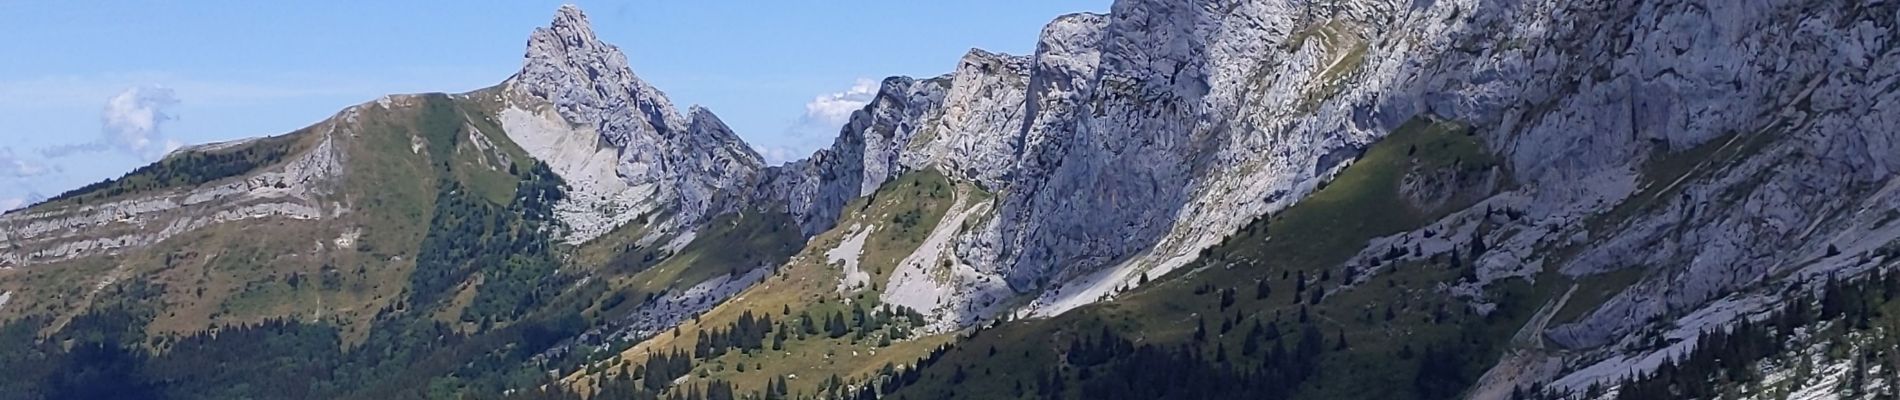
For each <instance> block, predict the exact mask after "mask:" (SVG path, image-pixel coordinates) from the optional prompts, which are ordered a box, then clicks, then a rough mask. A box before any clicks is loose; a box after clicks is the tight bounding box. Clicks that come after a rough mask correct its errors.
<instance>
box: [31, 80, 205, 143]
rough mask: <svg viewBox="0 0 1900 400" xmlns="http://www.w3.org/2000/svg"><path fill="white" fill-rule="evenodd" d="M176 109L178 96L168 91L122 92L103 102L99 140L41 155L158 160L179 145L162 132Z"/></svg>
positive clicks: (142, 89) (153, 88)
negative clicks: (115, 154) (110, 154)
mask: <svg viewBox="0 0 1900 400" xmlns="http://www.w3.org/2000/svg"><path fill="white" fill-rule="evenodd" d="M176 105H178V95H177V94H176V93H175V92H173V91H172V90H171V89H167V88H163V87H157V86H137V87H132V88H130V89H125V90H124V91H121V92H119V94H118V95H115V96H112V98H110V99H107V100H106V106H105V109H104V110H103V111H102V112H101V114H100V121H101V122H102V123H103V125H104V127H105V128H104V130H103V132H101V133H102V135H101V136H100V137H99V138H98V139H95V140H94V141H91V142H85V143H74V144H67V145H59V146H53V147H48V148H43V149H40V155H43V156H46V157H48V158H60V157H66V156H71V155H74V154H84V153H98V152H103V151H107V150H118V151H121V152H125V153H126V154H130V155H133V156H135V157H139V158H141V159H145V160H154V159H157V158H158V157H160V156H163V155H165V153H166V152H170V151H171V150H173V149H177V148H178V147H179V146H181V145H182V143H180V142H179V141H178V140H176V139H171V138H168V137H165V135H164V132H163V130H162V129H163V127H164V124H165V122H166V121H171V120H173V119H175V118H176V117H174V116H172V115H171V114H170V113H169V112H168V111H167V109H169V108H171V107H173V106H176Z"/></svg>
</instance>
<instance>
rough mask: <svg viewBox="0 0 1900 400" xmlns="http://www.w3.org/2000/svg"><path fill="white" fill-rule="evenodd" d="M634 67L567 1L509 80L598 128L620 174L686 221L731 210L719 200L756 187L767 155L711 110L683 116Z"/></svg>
mask: <svg viewBox="0 0 1900 400" xmlns="http://www.w3.org/2000/svg"><path fill="white" fill-rule="evenodd" d="M628 65H629V64H628V62H627V56H626V54H624V53H621V52H620V49H619V48H618V47H615V46H613V45H610V44H607V43H604V42H601V41H600V39H599V38H598V37H597V36H595V34H594V31H593V28H592V27H591V26H590V25H589V23H588V21H587V15H586V14H585V13H583V12H581V10H580V8H578V7H575V6H573V5H564V6H561V8H560V10H558V11H556V12H555V13H554V20H553V22H551V23H549V24H548V26H546V27H542V28H536V29H535V30H534V33H533V34H531V35H529V37H528V46H527V52H526V53H525V54H524V55H523V56H522V65H521V72H518V73H516V74H515V76H514V77H513V78H512V79H511V80H510V82H509V86H510V87H511V88H512V89H513V90H515V91H516V92H518V93H522V94H526V95H527V96H528V97H533V98H539V99H541V100H545V101H546V102H548V103H549V104H552V105H553V106H554V109H555V110H556V111H557V112H558V113H559V114H560V116H561V118H563V119H566V120H567V122H568V123H569V124H571V125H575V126H586V127H592V128H593V129H594V131H595V132H597V133H598V134H599V135H600V140H601V142H603V143H606V144H608V145H610V146H612V147H613V148H615V149H617V150H618V157H617V158H618V160H617V161H618V162H617V165H615V168H614V170H615V173H616V175H618V176H619V177H620V178H621V179H622V180H625V181H626V183H627V184H629V185H630V186H632V187H636V188H639V187H647V186H648V185H651V186H652V187H654V188H655V189H656V190H655V192H654V197H655V198H654V200H655V203H656V204H659V205H660V207H662V208H669V209H672V211H675V212H676V215H677V216H679V217H680V219H682V220H686V221H684V222H685V223H688V224H691V223H695V222H697V220H698V219H700V218H702V217H710V216H712V215H716V214H718V213H720V212H723V211H725V210H724V209H725V208H726V207H724V206H722V205H720V204H719V203H721V202H718V201H713V200H712V199H715V198H720V197H734V196H731V193H723V192H729V191H734V190H741V189H742V188H746V187H748V186H749V184H750V182H752V180H753V179H754V178H755V175H756V174H757V173H758V171H759V170H760V169H761V168H763V167H764V165H763V164H764V163H763V161H761V159H760V157H759V156H758V154H757V153H755V152H753V150H752V148H751V147H750V146H748V145H746V144H745V142H744V141H743V140H741V139H739V137H738V135H735V134H733V133H732V131H731V130H730V129H729V128H727V127H726V126H725V124H724V123H722V122H720V121H719V119H718V118H717V117H714V116H712V112H711V111H707V110H705V109H703V108H698V107H695V108H694V111H693V112H692V118H690V119H689V118H688V117H686V116H682V115H681V113H680V111H679V109H678V108H675V107H674V106H673V103H672V101H670V100H668V99H667V98H666V94H664V93H661V92H660V91H659V90H658V89H655V88H654V87H653V86H652V85H648V84H647V83H646V82H645V81H642V80H640V78H639V77H638V76H635V75H634V73H633V69H632V68H631V67H629V66H628Z"/></svg>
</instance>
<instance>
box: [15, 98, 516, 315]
mask: <svg viewBox="0 0 1900 400" xmlns="http://www.w3.org/2000/svg"><path fill="white" fill-rule="evenodd" d="M396 99H397V101H395V102H393V104H395V105H394V106H392V107H389V108H384V107H379V106H377V105H376V104H375V103H367V104H365V105H363V106H361V107H359V108H358V112H359V114H358V115H357V118H356V121H357V123H358V124H359V126H355V127H346V129H347V130H348V132H347V133H342V134H340V135H338V136H336V137H335V139H336V141H337V142H336V143H337V144H338V146H339V149H340V150H341V151H342V152H343V154H344V155H345V157H346V168H347V170H346V172H345V176H344V178H343V179H342V181H341V185H340V187H338V188H336V189H338V190H337V191H336V193H334V194H333V195H331V196H328V197H326V198H323V199H322V200H321V201H324V202H326V203H329V202H335V203H337V204H342V205H344V206H346V207H348V208H349V209H350V210H351V212H350V213H348V214H345V215H343V216H342V217H340V218H333V219H324V220H317V221H298V220H282V219H265V220H254V221H245V222H242V223H232V224H221V225H215V226H210V227H206V228H203V229H200V230H197V231H193V232H187V233H185V234H181V235H179V236H176V237H173V238H171V239H169V240H166V241H164V242H161V243H158V244H156V245H154V246H151V247H148V248H144V249H139V250H136V251H132V252H127V253H125V254H121V255H116V256H103V257H90V258H86V259H81V260H74V261H68V262H62V263H56V264H52V265H45V266H38V267H32V268H20V269H15V270H8V271H4V273H0V290H13V291H15V295H14V298H13V300H12V301H11V304H9V306H8V307H6V313H5V315H4V316H0V318H4V319H6V320H11V319H15V318H19V317H22V316H25V315H50V316H54V317H55V321H59V320H63V318H67V317H70V316H71V315H73V314H76V313H79V312H83V311H84V310H86V309H88V308H89V307H90V305H92V304H95V303H98V302H99V301H100V299H95V298H94V297H95V296H93V295H92V292H93V287H94V285H95V284H97V283H99V282H100V281H101V277H105V276H111V277H113V278H115V279H118V280H120V281H123V280H127V279H137V280H143V281H149V282H151V283H153V284H156V286H157V287H159V288H161V290H160V293H162V294H161V295H158V296H157V297H155V298H150V299H134V300H138V301H140V302H142V303H147V304H149V305H150V306H151V307H153V309H154V319H153V321H152V323H151V324H150V325H149V326H148V327H147V330H148V334H151V335H155V336H169V335H180V334H188V333H191V332H196V331H200V330H204V329H207V328H211V327H215V326H223V325H230V324H239V323H256V322H260V321H263V320H266V319H272V318H295V319H298V320H302V321H328V322H333V323H335V324H337V325H338V326H340V327H342V328H343V329H344V331H345V337H346V338H349V339H360V338H361V337H362V335H363V334H366V333H367V330H368V328H369V326H368V325H369V323H370V321H371V320H373V319H374V318H375V316H376V314H377V313H378V312H379V311H381V310H382V309H383V308H385V307H392V306H394V305H395V303H397V302H399V301H401V298H402V296H399V294H400V293H401V292H402V291H403V290H404V289H405V288H404V286H406V285H405V283H406V282H407V276H408V273H409V271H410V269H411V268H413V267H414V253H415V248H416V245H417V244H418V243H419V242H420V241H421V238H422V237H423V235H424V234H426V233H427V229H428V226H429V218H430V216H431V214H432V213H433V209H434V206H433V204H434V200H435V199H434V196H435V193H436V191H435V190H434V188H435V187H436V184H437V180H438V179H440V178H449V179H454V180H456V181H458V182H462V183H463V184H464V185H466V186H468V187H471V188H474V189H473V190H476V191H477V192H478V193H480V194H481V195H482V197H484V198H487V199H489V200H491V201H495V202H497V203H499V204H506V203H507V202H508V201H509V200H510V197H511V196H512V192H513V189H514V186H513V185H514V182H515V181H516V178H515V177H513V176H511V175H510V174H509V171H508V168H507V166H506V165H503V164H500V163H499V162H498V161H499V160H501V159H502V158H501V157H496V156H495V155H494V154H492V153H487V152H483V151H481V150H479V149H478V148H477V147H476V146H474V145H473V144H472V143H470V140H469V134H470V131H468V130H467V129H466V127H468V126H474V127H476V128H477V130H478V131H479V132H481V134H483V135H485V137H486V139H487V140H488V141H489V142H491V143H493V144H494V145H495V146H496V150H495V151H499V152H501V153H503V154H506V155H507V157H506V159H508V160H512V161H513V162H515V163H525V162H530V161H531V159H530V158H528V157H527V156H526V153H525V152H522V151H521V150H520V149H519V148H518V147H516V146H515V145H514V144H513V143H512V142H511V141H509V140H508V138H507V136H506V135H505V134H503V132H502V131H501V129H500V128H499V127H496V126H495V125H494V122H493V118H492V116H490V115H488V114H487V113H486V112H484V111H483V109H482V108H481V107H479V106H478V105H474V104H469V103H466V102H462V101H458V100H456V99H454V98H452V97H450V96H446V95H419V96H413V97H406V96H404V97H397V98H396ZM332 123H334V124H345V122H344V121H342V118H338V119H335V120H331V121H326V122H323V123H319V124H316V125H313V126H312V127H309V128H305V129H302V130H299V131H297V132H293V133H291V134H287V135H283V136H276V137H270V138H264V139H260V140H257V141H252V142H249V143H245V144H242V145H239V146H234V147H231V148H227V149H220V150H217V151H214V152H213V153H214V154H237V155H246V154H270V153H272V152H274V151H275V150H272V149H276V148H287V149H291V153H290V155H287V156H282V157H276V158H272V159H273V160H277V161H278V162H281V161H285V160H288V159H292V158H294V157H295V156H296V154H300V152H302V151H305V150H308V149H310V148H311V147H313V146H314V144H315V142H316V141H318V140H320V139H321V136H322V134H323V133H325V131H327V130H328V129H329V126H330V124H332ZM339 132H340V133H341V132H344V131H339ZM412 137H416V138H422V140H423V141H425V142H426V143H427V144H426V145H425V146H424V148H423V149H421V151H412V148H411V144H412V142H411V138H412ZM193 158H194V157H193V156H184V155H174V156H172V157H170V158H168V159H167V160H165V161H161V162H159V163H156V164H154V165H153V166H152V167H148V168H142V169H141V170H140V171H139V172H135V173H132V174H128V175H127V176H126V177H124V178H120V179H118V180H116V181H114V182H113V183H111V184H109V185H106V186H103V187H101V188H95V189H94V190H92V191H89V192H83V193H75V194H74V195H73V196H71V197H69V198H67V199H64V200H60V201H56V202H52V203H49V204H47V205H44V206H64V205H65V203H77V202H80V201H87V202H94V201H100V200H109V199H112V198H118V197H120V196H131V195H136V194H138V193H143V192H146V191H150V190H167V189H175V188H188V187H191V186H193V185H196V184H216V183H221V182H223V181H224V180H226V179H242V176H241V175H240V176H235V177H233V176H225V177H222V178H219V179H210V180H194V179H189V177H190V176H194V175H193V173H192V172H191V171H183V170H179V168H174V167H176V166H177V165H178V164H180V162H179V161H178V160H186V159H193ZM252 158H256V157H252ZM259 159H261V158H259ZM201 164H202V163H201ZM227 164H231V163H224V164H217V165H227ZM271 165H274V164H264V165H258V166H256V168H268V167H269V166H271ZM520 165H521V166H524V167H525V165H526V164H520ZM198 175H202V174H198ZM160 177H165V179H160ZM347 231H360V232H361V233H362V236H361V237H360V238H358V239H357V240H356V243H355V245H354V246H350V247H349V248H338V246H336V245H334V240H335V239H337V238H338V237H339V236H340V235H342V233H344V232H347ZM102 292H106V293H108V294H109V293H110V292H111V291H109V290H108V291H102ZM55 326H57V324H55Z"/></svg>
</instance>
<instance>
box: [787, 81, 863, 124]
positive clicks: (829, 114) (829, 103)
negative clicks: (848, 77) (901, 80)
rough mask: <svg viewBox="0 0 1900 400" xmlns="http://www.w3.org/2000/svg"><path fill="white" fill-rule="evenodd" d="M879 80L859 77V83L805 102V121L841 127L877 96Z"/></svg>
mask: <svg viewBox="0 0 1900 400" xmlns="http://www.w3.org/2000/svg"><path fill="white" fill-rule="evenodd" d="M877 87H878V83H877V81H874V80H870V79H866V78H858V82H857V84H854V85H851V89H848V90H845V91H843V92H837V93H830V94H825V95H821V96H818V97H817V98H814V99H812V100H811V102H810V103H805V118H804V120H803V121H804V122H810V123H814V124H817V125H822V126H830V127H839V126H844V123H845V122H849V121H850V120H851V113H852V112H854V111H857V110H859V109H862V108H864V105H865V104H870V103H871V100H872V99H875V98H877Z"/></svg>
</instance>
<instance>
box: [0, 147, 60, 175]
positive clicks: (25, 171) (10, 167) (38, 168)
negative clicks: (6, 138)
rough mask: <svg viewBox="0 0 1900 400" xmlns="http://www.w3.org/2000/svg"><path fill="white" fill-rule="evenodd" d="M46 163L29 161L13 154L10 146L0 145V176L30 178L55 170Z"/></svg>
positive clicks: (55, 168)
mask: <svg viewBox="0 0 1900 400" xmlns="http://www.w3.org/2000/svg"><path fill="white" fill-rule="evenodd" d="M57 169H58V168H57V167H49V166H47V165H46V164H42V163H39V162H34V161H29V160H26V159H23V158H20V156H18V155H15V154H13V148H12V147H0V177H9V178H31V177H35V176H40V175H45V174H47V173H50V172H54V171H55V170H57Z"/></svg>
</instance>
